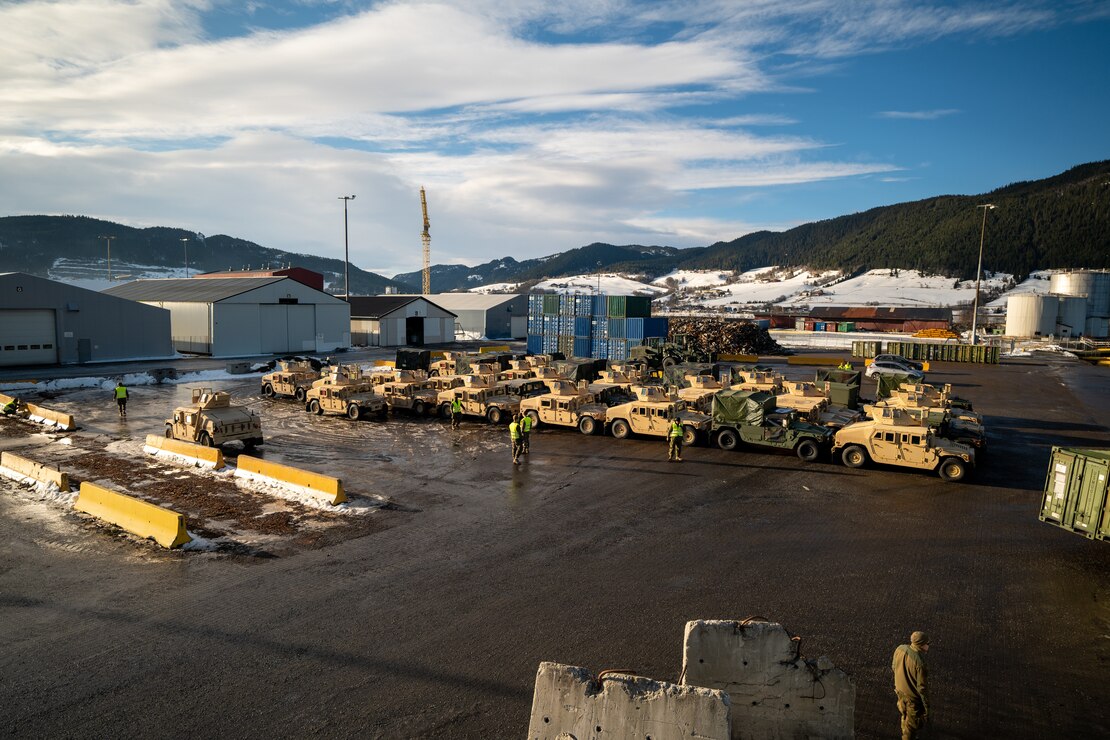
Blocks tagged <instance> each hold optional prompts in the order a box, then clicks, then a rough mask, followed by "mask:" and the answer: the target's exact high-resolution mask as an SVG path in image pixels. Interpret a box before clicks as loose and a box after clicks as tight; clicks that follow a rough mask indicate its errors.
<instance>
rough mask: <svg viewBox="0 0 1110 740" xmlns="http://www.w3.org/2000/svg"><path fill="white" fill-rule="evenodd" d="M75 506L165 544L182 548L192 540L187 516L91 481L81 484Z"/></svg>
mask: <svg viewBox="0 0 1110 740" xmlns="http://www.w3.org/2000/svg"><path fill="white" fill-rule="evenodd" d="M73 508H75V509H77V510H78V511H83V512H85V513H86V514H91V515H92V516H95V517H96V518H97V519H103V520H104V521H106V522H109V523H111V524H115V525H116V526H117V527H119V528H121V529H125V530H127V531H128V532H130V533H131V534H134V535H138V536H139V537H144V538H149V539H152V540H154V541H155V542H157V543H158V544H159V545H161V546H162V547H167V548H174V547H180V546H181V545H184V544H185V543H186V542H190V541H191V540H192V537H190V536H189V533H188V532H186V531H185V517H184V515H182V514H178V513H177V512H176V511H171V510H169V509H164V508H162V507H161V506H157V505H155V504H152V503H150V502H148V501H141V500H139V499H137V498H135V497H134V496H129V495H127V494H126V493H119V492H118V491H111V490H109V489H107V488H104V487H103V486H98V485H96V484H95V483H89V482H88V481H84V482H82V483H81V491H80V492H79V493H78V494H77V500H76V501H74V502H73Z"/></svg>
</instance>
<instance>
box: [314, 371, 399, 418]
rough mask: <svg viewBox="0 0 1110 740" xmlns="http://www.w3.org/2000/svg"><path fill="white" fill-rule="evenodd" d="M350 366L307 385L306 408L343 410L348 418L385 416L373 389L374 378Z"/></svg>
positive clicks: (382, 403) (325, 411)
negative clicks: (344, 371)
mask: <svg viewBox="0 0 1110 740" xmlns="http://www.w3.org/2000/svg"><path fill="white" fill-rule="evenodd" d="M350 367H353V368H354V369H353V370H349V371H348V372H347V373H338V372H337V373H331V374H329V375H327V376H325V377H323V378H320V380H318V381H316V383H313V384H312V387H311V388H309V389H308V392H307V393H306V394H305V405H304V409H305V411H308V412H310V413H313V414H342V415H344V416H346V417H347V418H348V419H354V420H357V419H362V418H366V417H370V416H376V417H377V418H379V419H384V418H385V415H386V405H385V401H383V400H382V398H381V396H378V395H377V394H375V393H374V382H373V380H372V379H371V378H369V377H365V376H363V375H362V373H361V372H360V371H359V370H358V366H357V365H355V366H350Z"/></svg>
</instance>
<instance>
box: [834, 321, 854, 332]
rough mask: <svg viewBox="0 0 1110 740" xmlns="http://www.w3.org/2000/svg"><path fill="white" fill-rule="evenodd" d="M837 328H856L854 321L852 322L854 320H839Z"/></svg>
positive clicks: (848, 329)
mask: <svg viewBox="0 0 1110 740" xmlns="http://www.w3.org/2000/svg"><path fill="white" fill-rule="evenodd" d="M838 328H839V329H840V331H855V330H856V322H854V321H841V322H840V326H839V327H838Z"/></svg>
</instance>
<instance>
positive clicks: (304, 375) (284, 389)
mask: <svg viewBox="0 0 1110 740" xmlns="http://www.w3.org/2000/svg"><path fill="white" fill-rule="evenodd" d="M319 377H320V372H319V371H318V370H316V368H314V367H312V363H311V362H307V361H305V360H281V361H279V362H278V364H277V369H276V370H274V372H272V373H267V374H266V375H263V376H262V395H263V396H266V397H267V398H279V397H290V396H292V397H293V398H295V399H297V400H298V401H303V400H304V396H305V393H307V392H308V389H309V388H311V387H312V383H313V381H315V380H317V379H319Z"/></svg>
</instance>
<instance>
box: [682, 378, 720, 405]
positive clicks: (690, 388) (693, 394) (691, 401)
mask: <svg viewBox="0 0 1110 740" xmlns="http://www.w3.org/2000/svg"><path fill="white" fill-rule="evenodd" d="M685 381H686V383H688V385H686V386H685V387H683V388H679V389H678V397H679V398H681V399H682V400H683V401H685V402H686V403H687V405H688V406H689V407H690V408H692V409H695V410H697V411H700V412H702V413H703V414H708V413H709V412H710V410H711V409H712V407H713V394H714V393H716V392H717V391H719V390H721V383H720V381H719V380H717V379H716V378H714V377H713V376H712V375H687V376H686V378H685Z"/></svg>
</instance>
